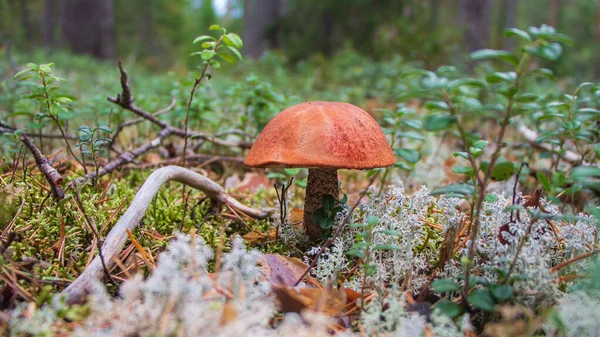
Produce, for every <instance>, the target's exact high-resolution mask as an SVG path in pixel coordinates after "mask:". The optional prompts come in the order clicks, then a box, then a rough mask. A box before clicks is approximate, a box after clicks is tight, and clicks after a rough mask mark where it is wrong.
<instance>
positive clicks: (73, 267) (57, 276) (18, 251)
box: [0, 170, 288, 296]
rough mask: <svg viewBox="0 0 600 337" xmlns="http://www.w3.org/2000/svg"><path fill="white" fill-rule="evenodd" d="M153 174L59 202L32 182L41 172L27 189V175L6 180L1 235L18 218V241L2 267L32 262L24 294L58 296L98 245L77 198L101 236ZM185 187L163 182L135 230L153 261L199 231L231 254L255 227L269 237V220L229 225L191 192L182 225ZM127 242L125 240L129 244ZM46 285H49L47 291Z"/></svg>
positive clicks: (274, 247) (268, 248)
mask: <svg viewBox="0 0 600 337" xmlns="http://www.w3.org/2000/svg"><path fill="white" fill-rule="evenodd" d="M151 172H152V171H150V170H146V171H132V172H130V173H129V174H126V175H125V176H123V177H122V178H119V179H117V178H113V179H112V180H110V179H103V180H102V181H103V182H104V183H108V182H109V181H110V185H109V186H108V187H105V188H104V190H102V191H98V190H95V189H94V188H92V187H91V186H86V187H84V188H82V189H81V190H80V191H79V192H75V191H72V190H71V191H69V190H68V191H67V198H65V199H64V200H61V201H59V202H56V201H53V200H52V199H51V198H48V197H47V196H48V192H46V191H45V190H44V189H42V188H41V187H40V186H39V185H38V184H36V183H33V180H37V181H43V176H42V175H40V174H33V175H31V174H28V176H27V183H24V182H23V177H22V175H19V174H17V175H16V176H15V178H14V180H13V181H12V183H11V182H10V177H9V178H8V179H3V180H2V181H0V205H2V206H1V207H2V217H3V218H2V226H1V227H0V231H4V230H5V229H6V227H7V226H8V224H9V223H10V222H11V219H13V218H14V226H13V228H12V230H11V232H12V233H14V237H13V238H12V242H11V243H10V247H9V248H8V249H6V251H4V248H3V251H4V254H3V258H2V262H1V265H2V266H0V268H2V269H3V271H4V272H6V271H7V269H5V267H9V266H11V264H12V266H13V267H15V266H17V265H19V264H22V263H23V262H24V261H26V262H28V263H30V264H31V266H27V267H26V268H25V269H27V270H28V274H29V275H28V277H27V278H25V279H22V280H21V281H20V283H21V285H22V286H23V288H24V290H25V291H27V292H29V293H30V294H31V295H33V296H38V295H39V296H47V295H48V292H57V291H60V290H61V289H62V288H63V287H64V286H65V285H67V284H68V283H69V281H71V280H73V279H74V278H76V277H77V276H78V275H79V274H80V273H81V272H82V271H83V270H84V268H85V265H86V263H87V262H88V260H89V259H90V248H91V247H97V246H95V245H94V235H93V234H92V232H91V231H90V230H89V227H88V226H87V225H86V220H85V218H84V215H83V214H82V212H81V211H80V210H79V209H78V207H77V205H76V202H75V200H74V198H75V197H74V194H73V193H79V199H80V200H81V201H82V204H83V207H84V208H85V213H86V215H87V216H88V217H89V218H90V219H92V221H93V223H94V224H95V226H96V228H98V233H99V235H100V236H101V237H102V238H104V237H106V235H107V233H108V232H109V231H110V229H111V228H112V226H113V225H114V224H115V223H116V222H117V221H118V219H119V218H120V217H121V216H122V214H123V213H124V212H125V211H126V210H127V208H128V207H129V205H130V203H131V201H132V200H133V197H134V195H135V193H136V191H137V189H138V188H139V186H141V185H142V183H143V182H144V180H145V179H146V178H147V177H148V175H149V174H150V173H151ZM181 189H182V185H181V184H180V183H177V182H169V183H166V184H165V185H164V186H163V187H162V188H161V189H160V190H159V192H158V194H157V196H156V198H154V200H153V201H152V203H151V204H150V205H149V207H148V210H147V211H146V214H145V216H144V218H143V219H142V221H141V223H140V225H139V227H138V228H137V229H136V230H135V231H134V232H133V235H134V237H135V238H136V240H138V242H139V243H140V245H141V246H142V247H144V248H145V249H147V250H148V252H149V253H150V254H151V255H152V256H158V254H159V253H160V252H162V251H163V250H164V248H165V247H166V245H167V244H168V243H169V242H170V240H171V239H172V238H173V235H174V234H175V233H176V232H183V233H189V232H190V231H192V230H194V231H195V232H196V233H197V235H199V236H200V237H202V238H203V239H204V241H205V242H206V243H207V244H208V245H209V246H211V247H212V248H213V249H216V248H217V247H218V246H219V245H223V249H224V251H227V250H228V249H229V248H228V247H229V245H230V238H231V237H232V236H233V234H240V235H244V234H245V233H247V232H249V231H250V230H253V229H256V230H258V231H260V232H266V231H267V229H268V228H269V227H270V224H269V221H268V220H263V221H256V220H245V224H243V223H242V222H241V221H239V220H237V219H233V220H232V219H227V218H226V217H224V216H223V215H221V214H219V215H215V214H214V210H213V205H212V204H211V201H210V200H209V199H206V198H205V196H204V194H203V193H201V192H198V191H195V190H192V191H191V192H190V191H188V193H190V196H189V198H188V207H187V211H186V212H187V215H188V216H186V218H185V221H184V223H183V225H182V224H181V218H182V214H183V212H184V202H183V200H182V194H181ZM265 193H269V192H268V191H265V192H263V193H261V194H258V195H257V196H254V197H253V198H247V199H241V201H242V202H245V203H247V204H249V205H252V204H253V203H255V201H257V200H259V199H258V198H260V197H261V196H264V194H265ZM19 196H20V197H19ZM21 202H22V207H21ZM19 209H21V210H20V212H19ZM17 213H18V214H17ZM15 215H16V217H15ZM246 225H247V226H248V227H246ZM222 226H225V228H226V229H225V238H224V239H223V238H222V237H221V236H220V229H221V227H222ZM63 238H64V240H63ZM223 240H224V241H223ZM63 242H64V243H63ZM129 244H130V242H129V240H128V243H127V246H128V245H129ZM61 245H62V248H61ZM257 246H258V247H260V248H261V249H262V250H263V251H264V252H277V253H287V251H288V249H287V248H286V247H285V246H284V245H282V244H274V243H272V244H262V245H261V244H259V245H257ZM134 252H135V251H134ZM96 253H97V248H96V250H95V251H94V252H93V254H92V255H93V256H95V255H96ZM9 260H10V261H12V262H10V261H9ZM40 285H45V286H40ZM47 286H50V289H49V288H48V287H47Z"/></svg>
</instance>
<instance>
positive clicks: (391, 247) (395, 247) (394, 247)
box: [373, 244, 402, 251]
mask: <svg viewBox="0 0 600 337" xmlns="http://www.w3.org/2000/svg"><path fill="white" fill-rule="evenodd" d="M400 249H402V247H400V246H398V245H392V244H386V245H375V247H373V250H381V251H389V250H400Z"/></svg>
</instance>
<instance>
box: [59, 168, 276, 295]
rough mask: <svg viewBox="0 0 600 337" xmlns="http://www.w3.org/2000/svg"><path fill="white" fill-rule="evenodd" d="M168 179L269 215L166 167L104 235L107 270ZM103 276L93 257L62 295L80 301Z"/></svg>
mask: <svg viewBox="0 0 600 337" xmlns="http://www.w3.org/2000/svg"><path fill="white" fill-rule="evenodd" d="M171 180H173V181H178V182H180V183H183V184H186V185H189V186H191V187H193V188H196V189H198V190H200V191H202V192H204V193H205V194H206V196H207V197H209V198H210V199H212V200H214V201H216V202H220V203H222V204H225V205H227V206H229V207H232V208H234V209H236V210H239V211H241V212H242V213H244V214H247V215H248V216H251V217H253V218H256V219H265V218H267V217H268V216H269V215H270V213H271V212H272V210H267V209H264V210H257V209H254V208H251V207H248V206H246V205H244V204H242V203H241V202H239V201H238V200H236V199H234V198H233V197H231V196H229V195H228V194H227V193H225V190H223V188H222V187H221V186H220V185H219V184H217V183H215V182H214V181H212V180H210V179H209V178H206V177H204V176H202V175H200V174H198V173H196V172H194V171H191V170H188V169H186V168H183V167H179V166H166V167H163V168H160V169H158V170H156V171H154V172H153V173H152V174H151V175H150V176H149V177H148V179H146V181H145V182H144V184H143V185H142V187H141V188H140V189H139V191H138V192H137V194H136V195H135V197H134V198H133V201H132V203H131V205H130V206H129V208H128V209H127V211H126V212H125V214H123V216H122V217H121V218H120V219H119V221H118V222H117V223H116V224H115V226H114V227H113V228H112V229H111V230H110V232H109V233H108V235H107V236H106V239H105V240H104V244H103V245H102V248H101V249H102V255H103V256H104V258H105V262H106V264H107V268H110V267H111V266H112V265H113V263H114V261H113V258H114V257H115V256H117V254H119V252H120V251H121V249H122V248H123V245H124V244H125V241H126V240H127V234H126V233H127V230H131V231H132V230H133V229H135V228H136V227H137V226H138V224H139V223H140V221H141V220H142V218H143V217H144V214H145V213H146V210H147V209H148V206H149V205H150V203H151V202H152V199H154V197H155V196H156V194H157V193H158V190H159V189H160V188H161V186H162V185H163V184H165V183H166V182H168V181H171ZM103 275H104V269H103V267H102V261H101V260H100V258H99V256H96V257H95V258H94V260H93V261H92V263H90V265H89V266H88V267H87V268H86V269H85V270H84V272H83V273H81V275H79V277H77V279H76V280H75V281H74V282H73V283H71V284H70V285H69V286H68V287H67V288H66V289H65V290H63V292H62V294H64V295H66V297H67V298H66V299H67V303H69V304H72V303H80V302H83V300H84V297H85V295H86V293H87V290H88V287H89V285H90V283H91V282H93V281H94V280H98V279H100V278H101V277H102V276H103Z"/></svg>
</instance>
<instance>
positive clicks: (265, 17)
mask: <svg viewBox="0 0 600 337" xmlns="http://www.w3.org/2000/svg"><path fill="white" fill-rule="evenodd" d="M286 7H287V0H244V34H243V38H244V53H245V54H246V55H247V56H250V57H259V56H261V55H262V53H263V52H264V51H265V50H267V49H268V48H276V47H280V46H281V42H282V41H281V29H280V28H279V27H276V23H277V20H279V19H280V18H281V17H282V16H283V14H284V13H285V10H286Z"/></svg>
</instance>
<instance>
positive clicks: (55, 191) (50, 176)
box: [21, 134, 65, 199]
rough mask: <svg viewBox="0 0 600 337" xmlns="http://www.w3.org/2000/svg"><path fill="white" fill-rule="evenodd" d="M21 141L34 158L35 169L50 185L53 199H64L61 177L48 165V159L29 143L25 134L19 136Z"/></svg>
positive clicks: (29, 140)
mask: <svg viewBox="0 0 600 337" xmlns="http://www.w3.org/2000/svg"><path fill="white" fill-rule="evenodd" d="M21 141H22V142H23V144H25V146H27V148H28V149H29V151H30V152H31V154H32V155H33V158H35V163H36V165H37V167H38V168H39V169H40V171H41V172H42V173H43V174H44V177H45V178H46V181H48V183H49V184H50V189H51V191H52V195H53V196H54V198H56V199H64V197H65V192H64V191H63V189H62V182H63V178H62V176H61V175H60V174H59V173H58V171H56V169H55V168H54V167H52V165H50V161H49V160H48V158H46V157H44V155H43V154H42V152H41V151H40V150H39V149H38V148H37V147H36V146H35V144H33V143H32V142H31V139H30V138H29V137H28V136H27V135H26V134H22V135H21Z"/></svg>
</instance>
